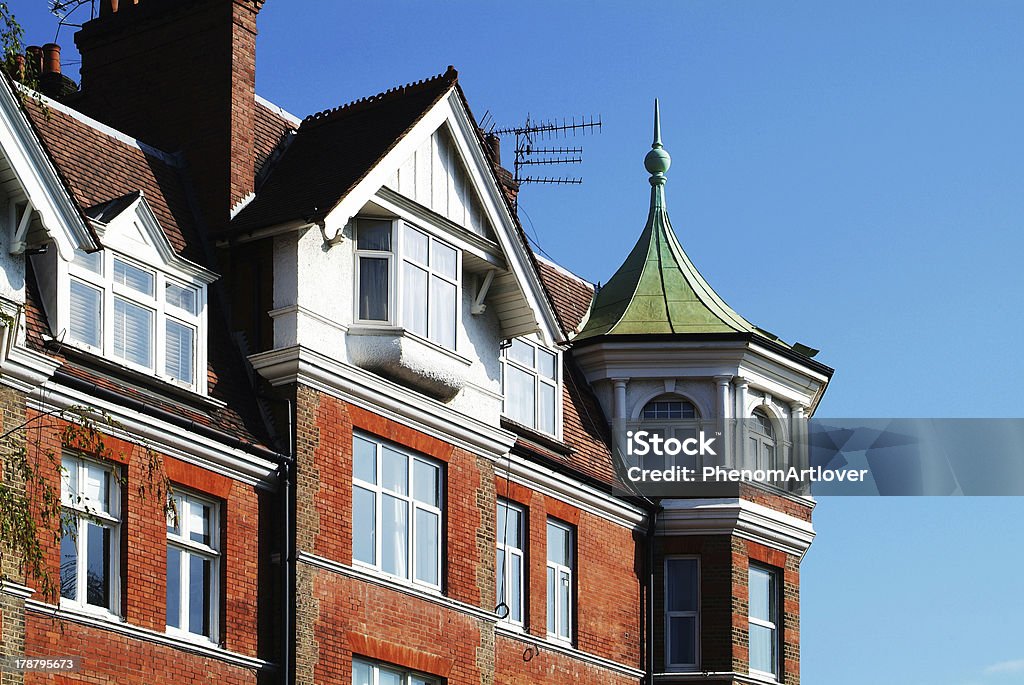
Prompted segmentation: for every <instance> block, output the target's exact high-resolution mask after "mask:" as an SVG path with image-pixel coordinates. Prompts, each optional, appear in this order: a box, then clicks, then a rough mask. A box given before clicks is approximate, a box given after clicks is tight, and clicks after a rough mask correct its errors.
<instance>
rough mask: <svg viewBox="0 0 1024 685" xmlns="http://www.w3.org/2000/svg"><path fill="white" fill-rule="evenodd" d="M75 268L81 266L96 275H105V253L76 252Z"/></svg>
mask: <svg viewBox="0 0 1024 685" xmlns="http://www.w3.org/2000/svg"><path fill="white" fill-rule="evenodd" d="M74 262H75V266H80V267H82V268H83V269H88V270H89V271H92V272H93V273H96V274H102V273H103V253H102V252H82V251H81V250H77V249H76V250H75V256H74Z"/></svg>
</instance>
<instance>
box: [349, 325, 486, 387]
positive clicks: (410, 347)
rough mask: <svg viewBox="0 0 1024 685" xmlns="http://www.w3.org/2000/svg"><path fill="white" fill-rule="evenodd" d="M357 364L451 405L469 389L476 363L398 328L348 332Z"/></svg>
mask: <svg viewBox="0 0 1024 685" xmlns="http://www.w3.org/2000/svg"><path fill="white" fill-rule="evenodd" d="M347 342H348V354H349V359H350V360H351V361H352V363H353V364H355V365H356V366H359V367H361V368H364V369H366V370H367V371H371V372H373V373H376V374H379V375H381V376H384V377H385V378H390V379H391V380H394V381H396V382H398V383H401V384H402V385H405V386H408V387H411V388H413V389H414V390H418V391H420V392H422V393H424V394H426V395H429V396H430V397H433V398H435V399H438V400H441V401H442V402H448V401H450V400H451V399H453V398H454V397H455V396H456V395H457V394H459V391H460V390H462V389H463V388H464V387H465V386H466V382H467V377H468V374H469V368H470V366H471V365H472V361H471V360H469V359H467V358H465V357H463V356H462V355H460V354H458V353H456V352H453V351H452V350H449V349H446V348H444V347H442V346H440V345H438V344H437V343H435V342H432V341H430V340H427V339H426V338H423V337H421V336H419V335H416V334H415V333H412V332H410V331H407V330H405V329H404V328H396V327H394V326H368V325H365V324H359V325H353V326H350V327H349V329H348V338H347Z"/></svg>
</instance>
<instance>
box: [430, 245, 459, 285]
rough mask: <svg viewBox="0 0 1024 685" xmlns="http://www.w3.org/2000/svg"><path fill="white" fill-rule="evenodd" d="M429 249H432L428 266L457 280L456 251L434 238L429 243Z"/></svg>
mask: <svg viewBox="0 0 1024 685" xmlns="http://www.w3.org/2000/svg"><path fill="white" fill-rule="evenodd" d="M430 249H431V250H433V253H432V254H431V255H430V267H431V268H432V269H433V270H434V271H436V272H437V273H439V274H441V275H442V276H445V277H446V278H450V279H452V280H453V281H454V280H457V278H458V273H457V268H458V257H457V255H458V253H457V252H456V251H455V250H454V249H452V248H450V247H448V246H447V245H445V244H444V243H441V242H438V241H436V240H435V241H433V242H432V243H431V245H430Z"/></svg>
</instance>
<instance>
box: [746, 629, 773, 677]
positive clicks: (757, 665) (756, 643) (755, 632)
mask: <svg viewBox="0 0 1024 685" xmlns="http://www.w3.org/2000/svg"><path fill="white" fill-rule="evenodd" d="M750 668H751V669H752V670H757V671H764V672H765V673H774V672H775V631H774V630H772V629H771V628H766V627H765V626H759V625H754V624H753V623H751V624H750Z"/></svg>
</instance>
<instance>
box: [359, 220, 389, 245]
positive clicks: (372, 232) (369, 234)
mask: <svg viewBox="0 0 1024 685" xmlns="http://www.w3.org/2000/svg"><path fill="white" fill-rule="evenodd" d="M356 246H357V247H358V248H359V249H360V250H379V251H381V252H390V251H391V222H390V221H381V220H379V219H359V223H358V225H357V228H356Z"/></svg>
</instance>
